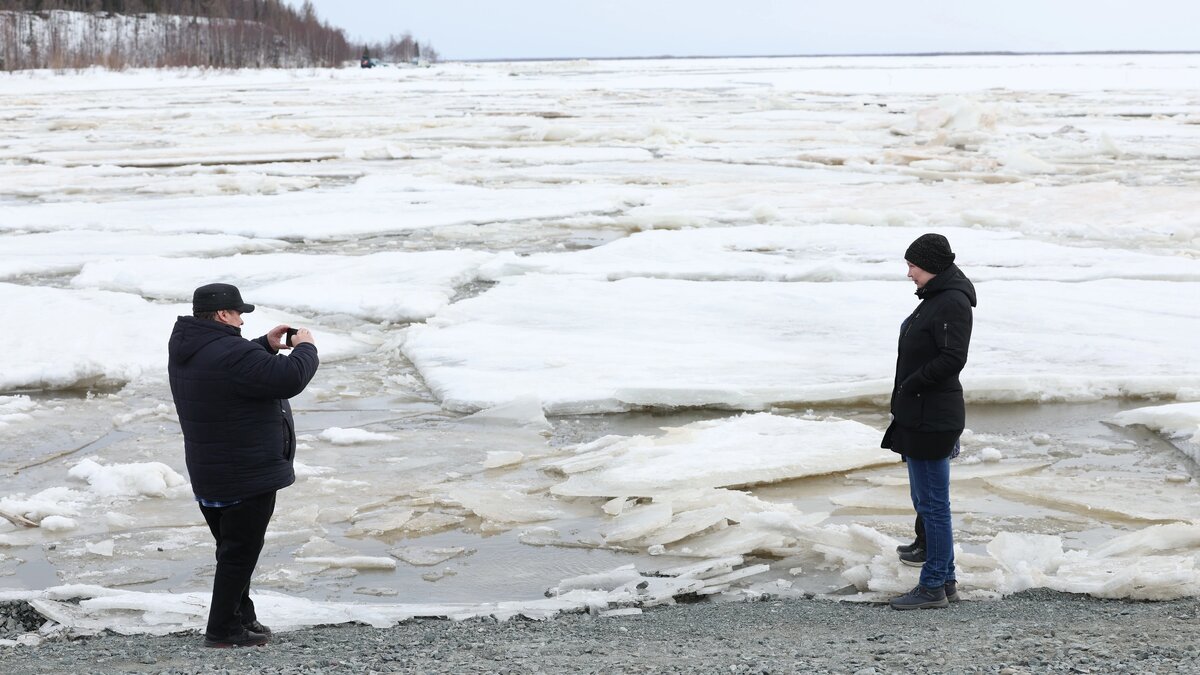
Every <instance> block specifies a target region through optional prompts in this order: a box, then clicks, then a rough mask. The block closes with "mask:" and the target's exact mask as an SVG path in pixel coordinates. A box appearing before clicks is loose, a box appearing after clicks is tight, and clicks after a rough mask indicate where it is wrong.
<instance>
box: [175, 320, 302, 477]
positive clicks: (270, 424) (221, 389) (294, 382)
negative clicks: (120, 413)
mask: <svg viewBox="0 0 1200 675" xmlns="http://www.w3.org/2000/svg"><path fill="white" fill-rule="evenodd" d="M168 354H169V359H168V362H167V373H168V374H169V375H170V378H171V395H172V396H173V397H174V398H175V409H176V411H177V412H178V413H179V425H180V427H182V428H183V444H184V450H185V454H186V458H187V469H188V474H189V475H190V477H191V480H192V491H193V492H194V493H195V494H196V496H197V497H203V498H204V499H208V500H213V501H235V500H239V499H247V498H249V497H254V496H257V495H261V494H264V493H266V492H270V491H272V490H279V489H281V488H285V487H287V486H289V485H291V484H292V483H294V482H295V481H296V473H295V471H294V470H293V469H292V461H293V459H294V458H295V454H296V431H295V424H294V423H293V421H292V407H291V405H290V404H289V403H288V399H289V398H291V397H293V396H295V395H297V394H299V393H300V392H302V391H304V387H306V386H308V382H309V380H311V379H312V377H313V375H314V374H315V373H316V372H317V365H318V364H319V363H320V360H319V359H318V358H317V348H316V347H315V346H314V345H312V344H308V343H304V344H301V345H299V346H297V347H296V348H295V349H293V350H292V353H291V355H290V356H281V355H278V354H276V353H275V351H274V350H273V349H271V348H270V346H269V344H268V342H267V337H266V336H265V335H264V336H263V337H260V338H258V339H257V340H247V339H245V338H243V337H242V336H241V330H240V329H238V328H235V327H233V326H227V325H225V324H223V323H218V322H216V321H208V320H205V319H197V318H195V317H190V316H181V317H179V319H178V321H176V322H175V329H174V330H173V331H172V332H171V339H170V342H169V343H168Z"/></svg>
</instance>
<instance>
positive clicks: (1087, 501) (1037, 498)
mask: <svg viewBox="0 0 1200 675" xmlns="http://www.w3.org/2000/svg"><path fill="white" fill-rule="evenodd" d="M986 483H987V484H988V485H989V486H991V487H993V488H995V489H997V490H999V491H1001V492H1002V493H1008V494H1013V495H1017V496H1019V497H1021V498H1023V499H1026V500H1030V501H1034V502H1040V503H1044V504H1048V505H1051V506H1054V507H1056V508H1061V509H1066V510H1068V511H1077V512H1078V511H1082V512H1084V513H1087V514H1088V515H1091V516H1092V517H1096V518H1101V517H1107V518H1115V519H1123V520H1148V521H1173V520H1177V521H1184V522H1190V521H1192V520H1193V519H1195V518H1196V514H1197V513H1200V493H1198V492H1197V491H1196V488H1195V486H1193V485H1186V484H1183V485H1181V484H1178V483H1172V482H1168V481H1166V480H1164V479H1163V478H1160V477H1143V476H1139V475H1128V474H1127V475H1122V476H1112V477H1109V476H1088V475H1086V474H1085V475H1081V476H1065V475H1041V476H1010V477H997V478H988V479H986Z"/></svg>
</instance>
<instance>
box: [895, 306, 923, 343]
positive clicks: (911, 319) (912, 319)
mask: <svg viewBox="0 0 1200 675" xmlns="http://www.w3.org/2000/svg"><path fill="white" fill-rule="evenodd" d="M919 318H921V310H919V309H918V310H917V311H915V312H913V315H912V316H911V317H909V319H908V324H907V325H906V326H904V335H901V336H900V337H908V331H910V330H912V325H913V323H914V322H916V320H917V319H919Z"/></svg>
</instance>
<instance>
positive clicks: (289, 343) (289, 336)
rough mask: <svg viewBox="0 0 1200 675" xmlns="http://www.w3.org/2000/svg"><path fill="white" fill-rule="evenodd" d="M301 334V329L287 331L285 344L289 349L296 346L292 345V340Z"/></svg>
mask: <svg viewBox="0 0 1200 675" xmlns="http://www.w3.org/2000/svg"><path fill="white" fill-rule="evenodd" d="M299 332H300V331H299V329H296V328H289V329H287V337H286V338H284V340H283V343H284V344H286V345H287V346H289V347H292V346H294V345H292V338H294V337H296V333H299Z"/></svg>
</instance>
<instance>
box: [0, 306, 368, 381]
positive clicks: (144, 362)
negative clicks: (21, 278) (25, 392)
mask: <svg viewBox="0 0 1200 675" xmlns="http://www.w3.org/2000/svg"><path fill="white" fill-rule="evenodd" d="M0 305H3V306H5V307H9V308H11V309H12V310H13V311H20V312H21V313H22V321H21V330H20V331H16V332H15V333H13V334H12V335H11V336H10V340H9V342H8V344H7V346H6V349H4V350H3V351H2V352H0V390H11V389H16V388H21V387H39V388H50V389H59V388H69V387H86V386H90V385H92V384H96V383H104V382H110V383H123V382H129V381H132V380H137V379H140V378H142V377H143V376H149V375H156V376H159V377H161V376H163V375H165V373H166V364H167V338H168V337H169V336H170V333H171V327H172V325H174V323H175V318H176V317H177V316H181V315H191V313H192V310H191V305H190V304H187V305H164V304H157V303H152V302H148V301H146V300H145V299H143V298H142V297H140V296H137V295H131V294H127V293H115V292H111V291H98V290H66V289H59V288H50V287H43V286H25V285H16V284H9V283H0ZM281 323H288V324H291V323H296V324H298V325H302V326H311V327H312V330H313V331H314V335H315V337H316V340H317V345H318V349H319V350H320V352H321V356H322V358H323V359H324V358H328V359H330V360H336V359H338V358H339V357H341V358H344V357H346V356H348V355H350V354H353V353H356V352H359V351H362V350H363V348H364V345H363V344H362V343H361V341H359V340H355V339H353V338H351V337H348V336H345V335H340V334H338V333H336V332H330V331H323V330H321V327H320V326H319V325H314V324H312V323H311V322H309V321H307V320H305V319H303V318H301V317H297V316H296V315H292V314H285V313H282V312H278V311H273V310H271V309H268V308H265V307H260V308H257V309H256V311H255V312H254V313H253V314H248V315H246V325H245V326H244V327H243V334H244V335H246V336H247V337H257V336H259V335H262V334H264V333H266V332H267V331H268V330H270V329H271V328H273V327H274V326H276V325H278V324H281ZM256 331H257V332H256Z"/></svg>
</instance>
